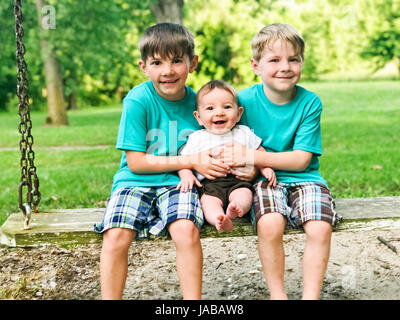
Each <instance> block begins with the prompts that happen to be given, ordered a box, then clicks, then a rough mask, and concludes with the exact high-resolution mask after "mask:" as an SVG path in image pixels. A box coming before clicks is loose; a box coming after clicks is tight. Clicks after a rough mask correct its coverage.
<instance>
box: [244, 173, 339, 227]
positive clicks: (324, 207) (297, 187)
mask: <svg viewBox="0 0 400 320" xmlns="http://www.w3.org/2000/svg"><path fill="white" fill-rule="evenodd" d="M254 189H255V193H254V199H253V200H254V201H253V203H254V212H253V215H254V217H252V218H253V219H252V221H253V223H254V225H255V226H256V225H257V222H258V220H259V219H260V218H261V216H262V215H264V214H268V213H271V212H277V213H281V214H282V215H283V216H284V217H285V218H286V220H287V227H288V228H299V227H301V226H302V225H303V224H304V223H306V222H307V221H309V220H322V221H326V222H328V223H329V224H331V225H332V226H333V227H334V226H335V225H336V224H337V223H338V222H340V221H341V220H342V217H341V216H339V215H338V214H337V213H336V211H335V204H334V201H333V198H332V195H331V193H330V191H329V189H328V187H327V186H325V185H323V184H319V183H313V182H302V183H289V184H286V183H277V185H276V187H271V186H268V183H267V182H266V181H259V182H257V183H256V184H255V185H254Z"/></svg>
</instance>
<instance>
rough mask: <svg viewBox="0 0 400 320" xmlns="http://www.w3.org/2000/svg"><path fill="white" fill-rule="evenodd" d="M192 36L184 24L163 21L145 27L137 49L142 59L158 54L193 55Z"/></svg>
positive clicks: (166, 56)
mask: <svg viewBox="0 0 400 320" xmlns="http://www.w3.org/2000/svg"><path fill="white" fill-rule="evenodd" d="M194 46H195V45H194V38H193V35H192V33H191V32H190V31H189V30H188V29H187V28H185V27H184V26H182V25H180V24H177V23H172V22H163V23H159V24H156V25H154V26H151V27H149V28H147V30H146V31H145V32H144V33H143V35H142V36H141V38H140V40H139V50H140V55H141V58H142V60H143V61H146V60H147V58H149V57H155V55H160V57H161V58H171V57H183V56H184V55H185V54H187V56H188V57H189V59H190V60H192V59H193V57H194Z"/></svg>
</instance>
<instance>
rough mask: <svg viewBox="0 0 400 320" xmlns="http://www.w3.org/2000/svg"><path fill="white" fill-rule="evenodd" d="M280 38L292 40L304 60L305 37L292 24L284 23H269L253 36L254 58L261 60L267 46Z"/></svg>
mask: <svg viewBox="0 0 400 320" xmlns="http://www.w3.org/2000/svg"><path fill="white" fill-rule="evenodd" d="M278 39H280V40H285V41H288V42H290V43H291V44H292V45H293V48H294V50H295V51H296V53H297V54H298V55H299V56H300V57H301V60H302V61H304V47H305V43H304V39H303V37H302V36H301V35H300V33H299V32H298V31H297V30H296V29H295V28H293V27H292V26H291V25H288V24H283V23H273V24H270V25H267V26H265V27H264V28H262V29H261V30H260V31H259V32H258V33H257V34H256V35H255V36H254V37H253V40H252V41H251V48H252V50H253V58H254V60H256V61H259V60H260V59H261V56H262V53H263V51H264V48H265V46H266V45H267V46H268V47H270V46H271V45H273V43H274V42H275V41H276V40H278Z"/></svg>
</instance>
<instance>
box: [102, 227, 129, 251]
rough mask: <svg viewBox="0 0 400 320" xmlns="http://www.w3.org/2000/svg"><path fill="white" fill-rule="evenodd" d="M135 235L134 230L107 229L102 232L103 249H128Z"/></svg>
mask: <svg viewBox="0 0 400 320" xmlns="http://www.w3.org/2000/svg"><path fill="white" fill-rule="evenodd" d="M135 236H136V231H134V230H130V229H123V228H112V229H108V230H107V231H105V232H104V234H103V250H108V251H113V252H117V251H121V250H128V249H129V247H130V245H131V243H132V241H133V239H134V238H135Z"/></svg>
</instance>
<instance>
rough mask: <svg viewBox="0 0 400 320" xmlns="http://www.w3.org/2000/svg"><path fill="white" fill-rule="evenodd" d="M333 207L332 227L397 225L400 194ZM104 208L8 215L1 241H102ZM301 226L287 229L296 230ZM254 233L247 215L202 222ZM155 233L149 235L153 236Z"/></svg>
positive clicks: (209, 231) (205, 234) (208, 229)
mask: <svg viewBox="0 0 400 320" xmlns="http://www.w3.org/2000/svg"><path fill="white" fill-rule="evenodd" d="M335 203H336V211H337V212H338V213H339V214H340V215H342V216H343V219H344V220H343V222H342V223H341V224H339V225H338V226H337V227H336V229H335V231H341V230H351V229H370V230H371V229H385V228H390V227H395V226H400V197H382V198H356V199H336V200H335ZM103 212H104V209H103V208H85V209H65V210H51V211H46V212H41V213H37V214H33V215H32V218H31V221H30V225H29V226H30V229H29V230H23V220H22V214H20V213H15V214H12V215H10V216H9V218H8V219H7V221H6V222H5V223H4V225H3V226H2V227H1V228H0V244H3V245H7V246H31V245H35V244H44V243H59V244H75V243H90V242H98V241H101V235H99V234H97V233H95V232H94V231H93V225H94V223H95V222H100V221H101V219H102V216H103ZM299 232H302V230H301V229H300V230H293V229H291V230H287V233H299ZM247 235H255V231H254V229H253V226H252V225H251V223H250V219H249V218H248V217H245V218H242V219H236V220H235V228H234V230H233V231H232V232H217V231H216V229H215V228H214V227H213V226H210V225H207V224H206V225H205V226H203V228H202V231H201V237H202V238H209V237H212V238H219V237H236V236H247ZM154 238H157V237H152V239H154Z"/></svg>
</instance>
